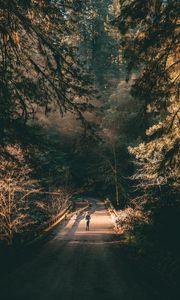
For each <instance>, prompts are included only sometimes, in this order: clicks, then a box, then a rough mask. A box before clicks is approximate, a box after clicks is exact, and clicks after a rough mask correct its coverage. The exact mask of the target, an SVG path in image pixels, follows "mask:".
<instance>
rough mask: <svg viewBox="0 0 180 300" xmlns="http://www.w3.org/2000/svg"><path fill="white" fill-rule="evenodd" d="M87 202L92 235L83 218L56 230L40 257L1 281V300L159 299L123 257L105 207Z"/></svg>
mask: <svg viewBox="0 0 180 300" xmlns="http://www.w3.org/2000/svg"><path fill="white" fill-rule="evenodd" d="M91 201H92V208H91V210H90V213H91V223H90V231H85V219H84V216H83V215H80V216H77V217H75V216H74V217H72V218H71V219H70V220H68V221H67V222H66V224H65V226H64V227H62V225H61V226H58V227H56V229H55V230H54V231H53V232H52V233H51V234H50V238H48V240H45V241H44V244H43V245H42V246H41V248H40V250H39V251H38V253H36V254H35V255H32V257H31V259H29V260H28V261H26V262H25V263H24V264H21V265H19V266H18V267H17V268H16V269H15V270H14V271H12V272H10V273H9V274H8V276H7V278H4V280H3V287H2V288H1V290H0V299H1V300H81V299H82V300H90V299H91V300H96V299H97V300H101V299H102V300H136V299H137V300H156V299H157V300H161V297H160V295H159V294H158V293H157V292H156V291H155V290H154V289H153V288H152V287H151V286H150V284H149V283H147V282H146V281H145V279H144V280H142V276H141V278H140V276H139V275H138V272H137V270H136V269H135V267H133V266H132V265H131V264H130V263H128V262H127V261H125V260H124V259H123V257H121V250H120V249H121V238H120V235H118V234H117V233H116V232H115V231H114V230H113V224H112V220H111V217H110V216H109V215H108V212H107V210H106V209H105V207H104V204H103V203H102V202H100V201H98V200H95V199H91ZM1 283H2V282H1ZM162 299H163V300H165V298H164V297H163V298H162Z"/></svg>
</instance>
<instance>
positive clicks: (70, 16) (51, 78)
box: [0, 0, 89, 137]
mask: <svg viewBox="0 0 180 300" xmlns="http://www.w3.org/2000/svg"><path fill="white" fill-rule="evenodd" d="M63 3H64V2H63ZM63 3H61V1H58V0H57V1H46V0H42V1H32V0H29V1H19V0H13V1H11V0H8V1H3V0H1V1H0V14H1V16H0V18H1V26H0V41H1V42H0V48H1V54H0V60H1V66H0V97H1V104H0V105H1V106H0V122H1V135H2V137H3V136H4V135H6V134H7V132H5V131H4V129H5V128H9V127H10V128H11V127H13V125H14V122H16V123H17V122H19V121H23V122H26V121H27V120H28V119H29V118H32V117H33V116H34V114H35V112H36V109H37V106H41V107H43V108H44V109H45V113H48V111H49V110H51V109H52V106H53V105H54V103H56V104H57V105H58V108H59V110H60V112H61V114H62V115H63V114H64V113H65V112H66V111H71V112H72V113H74V114H76V116H77V118H79V119H81V120H82V122H83V124H84V125H85V123H86V122H85V120H84V118H83V113H82V112H83V111H84V110H86V109H88V104H87V101H88V99H89V96H88V95H87V88H86V86H87V84H86V83H87V82H85V81H84V80H83V78H82V77H83V76H82V72H81V70H80V67H79V66H78V63H77V61H76V58H75V55H74V48H76V46H77V42H78V39H79V37H78V32H77V33H76V31H75V28H76V22H75V20H74V14H75V11H74V9H73V1H71V0H69V1H66V5H64V4H63Z"/></svg>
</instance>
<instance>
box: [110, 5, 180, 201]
mask: <svg viewBox="0 0 180 300" xmlns="http://www.w3.org/2000/svg"><path fill="white" fill-rule="evenodd" d="M120 4H121V11H120V15H119V17H118V18H117V19H116V20H115V21H114V24H116V25H117V26H118V28H119V29H120V32H121V34H122V41H121V44H122V48H123V53H124V59H125V60H126V62H127V68H128V71H129V72H130V71H132V70H133V69H139V70H140V73H139V76H138V78H137V79H136V81H135V83H134V85H133V86H132V91H131V93H132V95H133V96H134V97H135V98H137V99H139V101H144V104H145V105H144V113H143V116H144V117H143V119H144V120H147V118H148V120H149V124H150V125H149V128H148V127H147V128H146V129H147V130H146V138H145V141H142V142H141V143H140V144H139V145H137V146H136V147H130V148H129V150H130V153H132V154H134V155H135V157H136V162H137V165H138V170H137V173H136V174H135V175H134V177H133V178H134V179H136V180H137V182H138V187H139V192H140V201H141V203H144V200H145V199H149V202H145V203H147V204H148V203H150V202H151V201H152V203H154V201H155V199H161V200H162V202H161V205H165V203H167V202H168V203H171V204H172V205H173V203H174V204H175V203H176V200H175V199H178V196H177V195H178V190H179V183H178V174H179V146H178V145H179V126H178V124H179V114H180V110H179V104H178V98H179V88H178V79H179V73H178V68H179V62H180V61H179V54H178V43H179V42H178V41H179V30H178V27H179V25H178V9H177V8H178V1H161V0H157V1H144V2H143V3H142V1H139V0H136V1H134V0H132V1H131V0H130V1H126V2H124V1H120ZM146 124H147V125H148V123H147V121H146ZM147 125H146V126H147ZM170 200H171V201H170ZM169 201H170V202H169ZM145 203H144V204H145ZM175 205H176V204H175ZM152 206H154V204H153V205H152Z"/></svg>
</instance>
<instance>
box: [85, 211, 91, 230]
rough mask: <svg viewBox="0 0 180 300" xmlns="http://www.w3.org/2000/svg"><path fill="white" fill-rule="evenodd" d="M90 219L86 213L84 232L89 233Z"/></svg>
mask: <svg viewBox="0 0 180 300" xmlns="http://www.w3.org/2000/svg"><path fill="white" fill-rule="evenodd" d="M90 219H91V216H90V214H89V212H87V214H86V216H85V220H86V230H87V231H89V223H90Z"/></svg>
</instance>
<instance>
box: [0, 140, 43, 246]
mask: <svg viewBox="0 0 180 300" xmlns="http://www.w3.org/2000/svg"><path fill="white" fill-rule="evenodd" d="M1 150H2V149H1ZM4 150H6V156H3V155H2V154H1V156H0V159H1V166H0V240H5V241H6V242H7V243H8V244H9V245H10V244H12V240H13V237H14V235H15V234H17V233H20V232H22V231H24V229H25V228H26V227H28V226H29V225H31V224H33V223H34V220H33V218H32V216H31V213H30V209H29V208H30V207H29V202H28V197H29V196H30V194H32V193H35V192H37V191H38V190H37V188H36V185H35V182H34V181H32V180H30V177H29V173H30V171H31V169H30V168H29V166H28V165H27V164H26V163H25V161H24V156H23V152H22V150H21V149H20V147H19V146H18V145H15V146H11V145H8V146H7V147H6V149H4ZM7 155H8V157H7Z"/></svg>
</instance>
